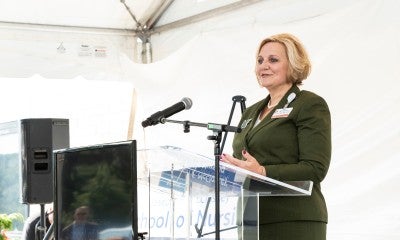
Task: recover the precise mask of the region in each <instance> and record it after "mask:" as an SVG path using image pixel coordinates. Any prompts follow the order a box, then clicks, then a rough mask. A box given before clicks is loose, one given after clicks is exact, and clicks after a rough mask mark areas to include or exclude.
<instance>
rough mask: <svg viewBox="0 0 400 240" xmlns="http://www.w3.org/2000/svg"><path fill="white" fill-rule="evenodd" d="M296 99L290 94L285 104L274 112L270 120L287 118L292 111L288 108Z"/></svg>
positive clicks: (294, 95)
mask: <svg viewBox="0 0 400 240" xmlns="http://www.w3.org/2000/svg"><path fill="white" fill-rule="evenodd" d="M295 98H296V93H293V92H292V93H290V94H289V96H288V97H287V103H286V104H285V106H284V107H283V108H278V109H276V110H275V112H274V114H272V117H271V118H285V117H288V116H289V114H290V112H291V111H292V110H293V108H292V107H291V108H288V107H287V106H289V104H290V103H291V102H292V101H293V100H294V99H295Z"/></svg>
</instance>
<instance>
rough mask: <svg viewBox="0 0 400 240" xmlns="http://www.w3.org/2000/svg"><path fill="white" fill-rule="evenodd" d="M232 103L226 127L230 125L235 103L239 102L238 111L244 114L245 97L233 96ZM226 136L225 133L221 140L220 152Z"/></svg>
mask: <svg viewBox="0 0 400 240" xmlns="http://www.w3.org/2000/svg"><path fill="white" fill-rule="evenodd" d="M232 101H233V104H232V108H231V113H230V114H229V118H228V123H227V124H228V125H229V124H231V121H232V116H233V112H234V111H235V106H236V103H238V102H240V109H241V111H242V113H243V112H244V110H246V104H245V101H246V97H244V96H240V95H237V96H233V97H232ZM227 136H228V133H227V132H225V133H224V139H223V140H222V145H221V152H223V151H224V146H225V141H226V137H227Z"/></svg>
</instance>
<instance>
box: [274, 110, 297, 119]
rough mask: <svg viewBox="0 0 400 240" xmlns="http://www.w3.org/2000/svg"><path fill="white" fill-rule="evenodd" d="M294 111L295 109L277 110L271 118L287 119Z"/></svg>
mask: <svg viewBox="0 0 400 240" xmlns="http://www.w3.org/2000/svg"><path fill="white" fill-rule="evenodd" d="M292 110H293V108H279V109H276V110H275V112H274V114H272V117H271V118H285V117H287V116H289V114H290V112H291V111H292Z"/></svg>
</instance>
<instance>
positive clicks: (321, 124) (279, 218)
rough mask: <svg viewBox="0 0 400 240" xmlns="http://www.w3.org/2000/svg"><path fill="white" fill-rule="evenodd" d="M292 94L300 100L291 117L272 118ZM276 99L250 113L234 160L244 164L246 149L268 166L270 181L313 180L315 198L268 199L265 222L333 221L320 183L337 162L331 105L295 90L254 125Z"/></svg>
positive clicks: (238, 137) (263, 211)
mask: <svg viewBox="0 0 400 240" xmlns="http://www.w3.org/2000/svg"><path fill="white" fill-rule="evenodd" d="M290 93H295V94H296V97H295V98H294V100H293V101H291V102H290V104H289V105H288V106H287V108H292V111H291V112H290V114H289V115H288V116H287V117H282V118H272V116H273V113H274V112H275V110H276V109H282V108H283V107H284V106H285V105H286V104H287V102H288V100H287V97H288V96H289V94H290ZM269 99H270V96H268V97H267V98H266V99H263V100H261V101H259V102H257V103H255V104H254V105H252V106H250V107H249V108H247V109H246V110H245V111H244V113H243V115H242V118H241V120H240V123H239V126H241V127H244V128H243V130H242V131H241V132H240V133H236V134H235V137H234V140H233V151H234V152H233V155H234V156H235V157H236V158H239V159H243V156H242V153H241V152H242V150H243V149H246V151H248V152H249V153H250V154H251V155H252V156H254V157H255V158H256V159H257V161H258V162H259V163H260V164H261V165H263V166H265V168H266V173H267V176H268V177H270V178H273V179H276V180H279V181H304V180H311V181H313V183H314V185H313V189H312V195H311V196H305V197H298V196H291V197H262V198H261V199H260V210H259V223H260V224H265V223H272V222H285V221H298V220H309V221H322V222H327V221H328V213H327V208H326V204H325V200H324V197H323V195H322V193H321V187H320V182H321V181H322V180H323V179H324V177H325V176H326V174H327V171H328V167H329V163H330V158H331V119H330V112H329V108H328V105H327V104H326V102H325V100H324V99H323V98H321V97H320V96H318V95H316V94H314V93H312V92H309V91H304V90H303V91H300V89H299V88H298V87H297V86H295V85H294V86H293V87H292V88H291V89H290V90H289V91H288V92H287V93H286V95H285V96H284V97H283V98H282V100H281V101H280V102H279V104H278V105H277V106H276V107H275V109H273V110H272V111H271V112H270V113H269V114H268V115H267V116H266V117H265V118H264V119H263V120H262V121H261V122H260V123H259V124H258V125H257V126H255V127H254V123H255V122H256V120H257V117H258V116H259V113H260V111H261V110H262V109H263V108H264V107H265V106H266V104H267V103H268V101H269Z"/></svg>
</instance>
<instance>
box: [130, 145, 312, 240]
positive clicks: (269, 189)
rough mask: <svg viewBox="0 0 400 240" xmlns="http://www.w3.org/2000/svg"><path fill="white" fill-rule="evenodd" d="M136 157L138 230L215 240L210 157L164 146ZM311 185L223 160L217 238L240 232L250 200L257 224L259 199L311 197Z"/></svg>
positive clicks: (168, 236) (159, 235) (153, 234)
mask: <svg viewBox="0 0 400 240" xmlns="http://www.w3.org/2000/svg"><path fill="white" fill-rule="evenodd" d="M137 161H138V162H137V168H138V170H137V171H138V228H139V232H145V233H147V235H146V239H215V237H214V233H215V214H216V213H215V207H214V206H215V204H214V203H215V197H214V196H215V195H214V194H215V192H214V189H215V185H214V159H211V158H208V157H205V156H202V155H199V154H195V153H192V152H188V151H185V150H183V149H181V148H178V147H172V146H163V147H159V148H155V149H146V150H138V152H137ZM312 185H313V183H312V182H311V181H297V182H280V181H277V180H274V179H271V178H268V177H264V176H261V175H258V174H256V173H253V172H250V171H247V170H244V169H240V168H237V167H234V166H230V165H228V164H225V163H223V162H221V163H220V199H219V201H220V212H219V215H220V238H221V239H238V238H239V237H240V236H241V234H242V230H243V228H245V227H246V224H245V223H244V221H243V220H242V219H243V211H242V209H244V207H243V206H244V205H245V204H246V202H248V201H249V199H252V201H253V202H254V203H255V204H252V206H254V209H253V210H254V213H255V214H254V215H253V216H252V219H251V222H252V225H253V226H258V224H257V223H258V197H260V196H269V197H274V196H293V197H296V196H307V195H308V196H309V195H311V190H312ZM247 211H248V206H247ZM253 228H254V231H258V229H257V227H252V229H253ZM255 236H258V234H257V233H255ZM246 239H248V238H246ZM254 239H258V237H254Z"/></svg>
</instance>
